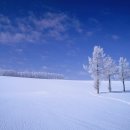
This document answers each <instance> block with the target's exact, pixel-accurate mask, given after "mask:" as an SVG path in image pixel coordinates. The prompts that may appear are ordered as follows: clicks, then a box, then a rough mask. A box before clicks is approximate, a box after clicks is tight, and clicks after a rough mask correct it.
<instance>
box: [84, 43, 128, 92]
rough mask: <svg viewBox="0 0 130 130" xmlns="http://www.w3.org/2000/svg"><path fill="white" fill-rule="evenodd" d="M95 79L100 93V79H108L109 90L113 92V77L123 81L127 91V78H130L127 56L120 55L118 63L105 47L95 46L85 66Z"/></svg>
mask: <svg viewBox="0 0 130 130" xmlns="http://www.w3.org/2000/svg"><path fill="white" fill-rule="evenodd" d="M83 67H84V69H86V70H87V71H88V72H89V73H90V75H91V77H92V78H93V79H94V87H95V88H96V90H97V93H99V87H100V81H101V80H104V79H105V80H108V84H109V85H108V90H109V92H111V90H112V89H111V79H112V78H116V79H119V80H121V81H122V84H123V91H124V92H125V80H126V79H129V78H130V67H129V63H128V61H127V59H126V58H123V57H120V59H119V63H118V65H117V64H116V63H115V61H114V60H113V59H112V58H111V57H110V56H108V55H106V54H105V53H104V50H103V48H101V47H100V46H95V47H94V50H93V53H92V57H89V58H88V65H84V66H83Z"/></svg>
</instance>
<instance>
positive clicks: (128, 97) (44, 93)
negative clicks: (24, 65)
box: [0, 77, 130, 130]
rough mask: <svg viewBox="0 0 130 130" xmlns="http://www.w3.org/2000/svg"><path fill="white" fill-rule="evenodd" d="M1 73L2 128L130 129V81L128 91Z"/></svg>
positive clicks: (119, 87)
mask: <svg viewBox="0 0 130 130" xmlns="http://www.w3.org/2000/svg"><path fill="white" fill-rule="evenodd" d="M101 85H102V86H101V93H100V94H99V95H97V94H96V93H95V90H94V89H93V83H92V81H67V80H43V79H29V78H13V77H0V130H129V129H130V82H127V83H126V90H127V91H126V92H125V93H123V92H122V84H121V82H118V81H113V82H112V86H113V92H112V93H108V92H107V82H102V84H101Z"/></svg>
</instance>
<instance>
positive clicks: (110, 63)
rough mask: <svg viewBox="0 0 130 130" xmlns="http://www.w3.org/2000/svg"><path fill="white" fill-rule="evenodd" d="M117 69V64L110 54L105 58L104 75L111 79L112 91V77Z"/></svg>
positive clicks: (109, 88)
mask: <svg viewBox="0 0 130 130" xmlns="http://www.w3.org/2000/svg"><path fill="white" fill-rule="evenodd" d="M116 71H117V67H116V64H115V62H114V60H113V59H112V58H111V57H110V56H106V57H105V58H104V63H103V77H104V78H105V79H107V80H108V81H109V85H108V90H109V92H111V78H112V76H114V74H115V73H116Z"/></svg>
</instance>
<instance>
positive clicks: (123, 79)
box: [123, 79, 125, 92]
mask: <svg viewBox="0 0 130 130" xmlns="http://www.w3.org/2000/svg"><path fill="white" fill-rule="evenodd" d="M123 91H124V92H125V80H124V79H123Z"/></svg>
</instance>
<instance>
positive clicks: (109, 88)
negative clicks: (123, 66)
mask: <svg viewBox="0 0 130 130" xmlns="http://www.w3.org/2000/svg"><path fill="white" fill-rule="evenodd" d="M108 90H109V92H111V76H110V75H109V87H108Z"/></svg>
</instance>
